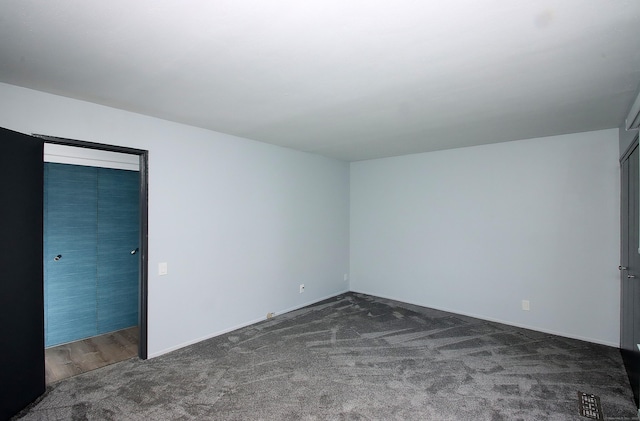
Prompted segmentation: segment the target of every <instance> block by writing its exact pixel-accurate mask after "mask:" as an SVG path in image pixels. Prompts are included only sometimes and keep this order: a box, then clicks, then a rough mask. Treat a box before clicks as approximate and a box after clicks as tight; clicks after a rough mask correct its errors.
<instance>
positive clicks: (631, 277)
mask: <svg viewBox="0 0 640 421" xmlns="http://www.w3.org/2000/svg"><path fill="white" fill-rule="evenodd" d="M635 277H636V275H627V278H629V279H633V278H635Z"/></svg>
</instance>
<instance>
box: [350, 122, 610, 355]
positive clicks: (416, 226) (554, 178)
mask: <svg viewBox="0 0 640 421" xmlns="http://www.w3.org/2000/svg"><path fill="white" fill-rule="evenodd" d="M619 179H620V175H619V165H618V130H617V129H611V130H604V131H597V132H588V133H578V134H571V135H564V136H554V137H548V138H539V139H531V140H522V141H516V142H507V143H499V144H492V145H486V146H477V147H471V148H464V149H454V150H447V151H440V152H432V153H425V154H417V155H408V156H402V157H397V158H387V159H378V160H371V161H362V162H355V163H352V164H351V242H350V249H351V259H350V265H351V289H352V290H354V291H359V292H365V293H369V294H373V295H377V296H382V297H387V298H394V299H398V300H402V301H405V302H409V303H414V304H419V305H423V306H428V307H433V308H437V309H443V310H449V311H453V312H456V313H462V314H467V315H472V316H477V317H480V318H484V319H489V320H496V321H500V322H504V323H508V324H513V325H518V326H524V327H530V328H533V329H537V330H541V331H547V332H552V333H557V334H560V335H564V336H569V337H574V338H581V339H586V340H589V341H593V342H597V343H603V344H607V345H613V346H618V344H619V319H620V315H619V311H620V305H619V302H620V295H619V294H620V286H619V283H620V281H619V273H618V270H617V266H618V264H619V250H620V234H619V230H620V227H619V218H620V217H619V215H620V186H619ZM523 299H527V300H530V304H531V310H530V311H528V312H526V311H522V310H521V300H523Z"/></svg>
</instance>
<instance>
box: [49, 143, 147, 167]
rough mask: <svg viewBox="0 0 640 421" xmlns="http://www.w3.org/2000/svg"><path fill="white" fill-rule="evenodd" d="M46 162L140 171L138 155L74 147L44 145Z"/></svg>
mask: <svg viewBox="0 0 640 421" xmlns="http://www.w3.org/2000/svg"><path fill="white" fill-rule="evenodd" d="M44 162H56V163H59V164H72V165H84V166H87V167H101V168H115V169H119V170H131V171H139V169H140V163H139V157H138V155H131V154H126V153H119V152H108V151H101V150H97V149H88V148H78V147H74V146H66V145H56V144H52V143H45V144H44Z"/></svg>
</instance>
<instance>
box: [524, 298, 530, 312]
mask: <svg viewBox="0 0 640 421" xmlns="http://www.w3.org/2000/svg"><path fill="white" fill-rule="evenodd" d="M522 310H524V311H529V300H522Z"/></svg>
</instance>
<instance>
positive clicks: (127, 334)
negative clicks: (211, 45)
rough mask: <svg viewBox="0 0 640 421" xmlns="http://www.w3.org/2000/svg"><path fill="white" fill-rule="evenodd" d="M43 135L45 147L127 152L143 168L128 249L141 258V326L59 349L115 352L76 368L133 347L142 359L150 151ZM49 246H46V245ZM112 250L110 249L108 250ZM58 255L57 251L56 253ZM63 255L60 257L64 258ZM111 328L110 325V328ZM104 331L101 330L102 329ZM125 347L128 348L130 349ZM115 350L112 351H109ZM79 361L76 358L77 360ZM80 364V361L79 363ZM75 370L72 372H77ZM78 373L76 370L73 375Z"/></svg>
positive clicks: (144, 348)
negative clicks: (134, 237)
mask: <svg viewBox="0 0 640 421" xmlns="http://www.w3.org/2000/svg"><path fill="white" fill-rule="evenodd" d="M34 136H36V137H39V138H42V139H43V140H44V142H45V148H46V147H48V146H51V147H72V148H73V149H75V150H84V151H101V152H106V153H111V154H124V155H128V156H133V157H134V158H135V160H136V161H137V168H138V171H139V177H138V186H137V187H138V203H137V204H136V205H137V208H138V209H137V210H138V213H137V215H138V221H139V224H138V227H139V230H138V233H137V236H138V238H137V241H136V247H135V248H134V247H131V250H128V253H127V254H128V255H129V256H128V257H131V255H136V257H138V259H137V264H138V267H137V273H138V275H137V276H138V282H137V316H136V317H137V326H136V327H135V329H119V330H116V331H109V332H105V333H104V334H101V335H97V336H94V337H91V338H88V339H81V340H78V341H73V342H70V343H66V344H64V345H61V346H62V347H63V348H60V349H59V351H60V352H59V353H58V357H59V356H60V353H62V354H67V355H68V356H72V355H78V353H80V355H81V354H82V352H83V351H88V353H87V352H85V354H89V353H93V354H95V352H96V351H95V348H96V346H102V347H103V350H107V351H105V354H111V356H108V355H107V356H106V357H105V358H101V359H103V360H105V361H104V362H101V361H95V359H94V360H93V361H92V359H91V358H85V359H84V363H83V364H80V365H81V367H75V368H74V369H73V370H76V371H77V370H80V371H86V370H87V369H93V368H98V366H101V365H106V363H110V362H111V360H114V359H124V358H129V355H130V354H132V352H131V349H132V348H134V349H135V351H136V352H133V356H135V355H137V356H138V357H139V358H140V359H146V358H147V291H148V287H147V279H148V273H147V249H148V240H147V238H148V236H147V232H148V222H147V221H148V170H147V168H148V151H146V150H141V149H134V148H128V147H121V146H112V145H106V144H100V143H93V142H86V141H80V140H74V139H64V138H58V137H52V136H46V135H34ZM45 248H46V246H45ZM107 253H108V252H107ZM56 256H57V255H56ZM63 258H64V257H61V258H60V259H63ZM106 330H110V329H106ZM98 333H100V332H98ZM123 348H128V351H126V350H124V349H123ZM109 349H110V350H112V351H109ZM67 355H65V356H64V358H66V357H67ZM73 363H74V364H75V362H73ZM75 365H78V364H75ZM73 370H72V372H73ZM74 374H77V372H73V374H72V375H74Z"/></svg>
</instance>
